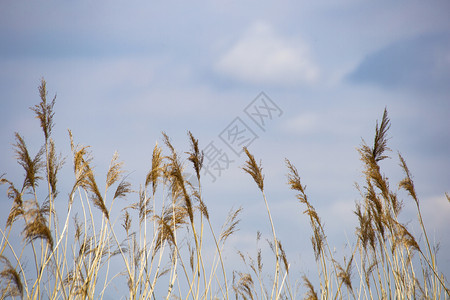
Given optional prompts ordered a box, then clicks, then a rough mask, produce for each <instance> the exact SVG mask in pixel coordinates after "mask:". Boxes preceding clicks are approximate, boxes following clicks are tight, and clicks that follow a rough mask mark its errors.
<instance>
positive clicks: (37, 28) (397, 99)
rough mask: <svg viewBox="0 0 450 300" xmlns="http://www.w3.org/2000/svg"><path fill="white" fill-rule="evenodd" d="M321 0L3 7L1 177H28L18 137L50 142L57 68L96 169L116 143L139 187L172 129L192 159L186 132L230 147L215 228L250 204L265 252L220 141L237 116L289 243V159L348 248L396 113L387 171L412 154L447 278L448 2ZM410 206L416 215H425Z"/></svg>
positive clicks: (243, 182)
mask: <svg viewBox="0 0 450 300" xmlns="http://www.w3.org/2000/svg"><path fill="white" fill-rule="evenodd" d="M316 2H317V3H316ZM316 2H314V3H313V2H308V1H278V2H276V3H275V2H268V1H245V2H244V1H192V2H189V3H188V2H182V1H133V2H127V3H126V4H125V3H124V2H122V1H96V2H92V1H34V2H24V1H2V2H1V3H0V40H1V42H0V101H1V102H0V118H1V126H0V137H1V141H2V142H1V143H0V153H1V154H2V155H0V166H1V169H0V173H4V172H6V173H7V175H8V177H9V178H15V180H16V181H19V180H20V175H21V170H20V169H19V166H18V165H16V164H15V163H14V161H13V159H12V158H13V156H14V153H13V151H12V149H11V144H12V143H13V142H14V132H15V131H18V132H20V133H21V134H23V135H24V136H25V138H26V141H27V143H28V144H30V145H38V144H39V143H40V142H41V140H42V137H41V135H40V132H39V130H38V123H37V120H35V119H34V118H33V115H32V112H31V111H29V110H28V107H30V106H33V105H34V104H37V103H38V101H39V98H38V91H37V86H38V85H39V82H40V79H41V78H42V77H44V78H45V79H46V80H47V84H48V90H49V95H51V96H52V95H54V94H57V102H56V106H55V111H56V116H55V123H56V127H55V130H54V138H55V140H56V142H57V146H58V147H59V149H60V151H61V152H62V153H63V154H64V155H67V156H68V155H69V153H70V152H69V151H70V147H69V138H68V134H67V129H71V130H72V132H73V134H74V137H75V140H76V141H77V142H79V143H81V144H84V145H90V146H91V147H92V148H91V149H92V151H93V154H94V157H95V161H94V162H95V165H96V172H97V173H98V176H104V174H105V173H106V171H107V167H108V164H109V161H110V159H111V157H112V155H113V153H114V151H115V150H117V151H118V152H119V154H120V156H121V159H122V160H123V161H124V162H125V168H126V170H127V171H129V172H130V173H131V175H130V179H131V180H132V181H133V183H134V184H135V186H136V187H137V186H138V185H139V184H140V183H142V182H143V181H144V176H145V173H146V172H147V168H148V166H149V165H150V155H151V150H152V148H153V146H154V144H155V142H156V141H159V142H161V131H165V132H167V134H168V135H169V136H170V137H171V138H172V139H173V142H174V144H175V145H176V146H177V147H178V150H179V151H180V152H183V151H187V150H188V145H187V135H186V132H187V130H190V131H192V132H193V133H194V135H195V136H196V137H197V138H199V140H200V144H201V145H202V147H206V146H207V145H208V144H209V143H210V142H214V143H216V145H217V146H218V147H221V148H222V150H223V152H226V153H227V154H228V155H229V156H230V158H231V160H234V162H232V163H231V164H230V165H229V168H228V169H227V170H225V171H223V173H222V174H221V175H220V176H219V178H218V179H217V180H216V181H215V182H212V181H211V180H209V181H208V180H207V179H206V180H205V183H204V188H205V195H206V197H207V199H206V201H207V203H208V205H209V209H210V211H211V212H212V213H213V214H215V215H216V216H217V219H218V221H217V226H220V224H222V221H223V220H224V218H225V216H226V215H225V212H226V211H228V209H229V208H231V207H233V206H234V207H236V206H240V205H242V206H243V208H244V212H243V221H242V223H241V231H240V232H239V233H238V235H237V236H236V237H235V238H234V240H233V243H234V244H233V245H232V246H230V247H231V248H232V249H234V248H236V249H253V248H252V247H254V245H253V243H250V242H248V237H251V240H252V241H253V240H254V236H255V235H256V231H257V230H261V231H262V232H263V233H267V234H270V232H269V227H268V222H267V220H265V216H266V215H265V211H264V204H263V202H262V199H261V198H260V197H259V193H258V191H257V188H256V186H255V185H254V183H253V182H252V180H251V178H250V177H249V176H248V175H246V174H244V173H243V172H242V170H240V169H239V167H240V166H242V164H243V162H244V158H243V157H239V156H237V155H235V154H234V153H233V152H231V151H230V149H229V148H227V146H226V145H225V144H224V143H223V141H221V140H220V138H219V134H220V133H221V132H222V131H223V130H224V129H225V128H227V126H228V125H229V124H230V123H231V122H232V121H233V120H234V119H235V118H236V117H239V118H241V120H242V121H243V122H244V123H245V124H247V125H248V126H249V127H250V128H251V129H252V130H253V131H254V133H255V135H257V136H258V138H257V139H256V140H255V141H254V142H253V143H252V144H251V145H250V146H249V148H250V150H251V152H252V153H254V154H255V156H256V157H257V158H260V159H262V164H263V167H264V171H265V173H266V186H267V193H268V198H269V203H270V205H271V207H272V209H273V213H274V219H275V223H276V224H278V231H279V232H280V238H281V240H282V241H283V237H284V239H285V240H287V239H288V236H289V235H291V234H292V232H291V231H292V229H289V228H290V227H291V226H294V227H295V228H300V234H304V235H306V237H307V236H309V234H310V231H309V227H308V225H307V222H306V218H305V216H303V215H302V213H301V212H302V207H300V206H299V204H298V203H296V201H295V197H294V194H293V193H291V192H290V191H289V190H288V187H287V185H286V184H285V183H286V177H285V173H286V169H285V166H284V158H285V157H287V158H289V159H290V160H291V161H292V162H293V163H294V164H295V165H296V166H297V168H298V169H299V172H300V175H301V176H302V180H303V182H304V184H306V185H307V187H308V188H307V192H308V194H309V195H310V199H311V201H312V202H313V203H314V204H315V206H316V208H317V210H318V212H319V214H320V215H321V216H322V218H323V219H326V220H327V221H326V228H328V230H329V236H334V237H335V241H336V247H337V248H338V249H341V248H342V247H343V244H344V243H345V242H343V241H345V238H346V237H345V236H346V234H347V236H352V234H353V232H354V228H353V227H352V226H354V225H355V223H354V222H355V221H356V218H355V217H354V216H353V214H352V209H353V207H354V202H355V201H356V200H358V199H359V198H358V192H357V191H356V190H355V188H354V185H353V184H354V182H359V183H363V178H362V177H361V173H360V171H361V170H362V164H361V162H360V161H359V158H358V154H357V151H356V147H358V146H359V145H360V144H361V138H364V139H365V140H366V141H368V142H370V141H371V140H372V137H373V134H374V126H375V121H376V120H377V119H380V118H381V116H382V113H383V109H384V108H385V107H387V109H388V112H389V116H390V118H391V121H392V127H391V130H390V136H391V137H392V138H391V139H390V148H392V149H393V152H392V153H391V156H392V159H390V160H388V161H386V162H385V163H384V164H383V167H384V168H385V173H386V174H387V175H388V177H389V178H390V179H391V180H392V182H391V185H392V186H393V187H394V186H395V185H396V183H397V182H398V181H399V180H401V178H402V174H401V172H400V170H399V167H398V160H397V154H396V152H397V150H398V151H400V152H401V153H402V155H403V156H404V158H405V159H406V161H407V163H408V165H409V167H410V170H411V172H412V173H413V175H414V179H415V183H416V188H417V190H418V193H419V195H420V198H421V203H423V210H424V211H423V214H424V218H425V219H426V220H425V221H426V222H428V225H429V228H430V232H431V233H432V235H433V237H434V238H435V239H436V240H439V241H441V248H442V251H441V261H442V263H443V265H444V266H445V269H446V270H447V271H446V272H447V273H446V274H447V277H448V276H449V273H448V270H450V257H449V256H448V255H446V254H445V253H446V252H448V249H450V239H449V235H448V228H449V227H450V219H449V218H448V215H449V213H450V205H449V204H448V202H447V200H446V199H445V196H444V193H445V192H450V172H449V166H450V156H449V153H450V130H449V129H450V118H449V113H450V98H449V97H450V96H449V95H450V94H449V92H450V88H449V86H450V85H449V83H450V19H449V18H448V11H449V10H450V2H448V1H427V2H425V1H396V2H392V1H376V2H371V1H354V0H348V1H346V0H344V1H331V0H329V1H320V2H319V1H316ZM262 91H263V92H265V94H266V95H267V96H268V97H269V98H270V99H271V100H272V101H273V102H274V103H276V105H277V106H278V107H279V108H280V109H281V110H282V114H281V115H280V116H278V115H277V116H274V117H273V119H272V120H270V122H268V123H267V127H265V130H264V131H263V130H262V129H261V128H259V127H258V126H256V124H255V123H254V122H253V121H252V120H251V119H250V118H248V116H247V115H246V114H245V112H244V109H245V108H246V107H247V106H248V105H249V104H250V103H251V102H252V101H253V100H254V99H255V98H256V97H257V96H258V95H259V94H260V92H262ZM36 147H37V146H36ZM67 165H68V166H66V169H67V170H66V171H63V172H66V173H64V174H67V176H66V178H69V180H67V181H68V182H65V180H62V182H61V184H62V185H63V186H64V185H65V184H66V185H70V183H71V180H72V177H71V176H72V175H71V173H70V171H71V168H70V158H68V164H67ZM2 189H3V188H2ZM65 194H66V193H65V192H63V193H62V194H61V196H60V197H62V198H64V195H65ZM3 195H4V196H3V197H2V198H0V206H1V207H2V210H3V208H4V210H7V209H9V207H10V203H8V200H7V198H6V195H5V193H4V194H3ZM405 200H406V201H410V199H405ZM62 201H64V199H62ZM411 205H412V203H408V204H407V205H406V207H405V210H404V213H405V215H404V216H405V220H406V221H407V220H414V218H415V212H414V210H412V209H410V207H412V206H411ZM2 219H3V217H2ZM305 240H307V239H305V236H303V237H299V238H298V240H297V241H293V242H292V245H287V246H286V248H287V249H288V256H289V255H290V257H292V260H293V261H297V267H298V268H299V270H301V271H303V272H304V271H305V268H303V267H302V264H305V263H306V261H307V258H308V257H311V252H312V249H310V248H311V247H310V245H309V242H307V244H306V245H304V241H305ZM298 249H300V250H301V251H300V253H298V252H299V251H298ZM443 271H444V270H443Z"/></svg>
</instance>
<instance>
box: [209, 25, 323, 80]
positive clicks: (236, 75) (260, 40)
mask: <svg viewBox="0 0 450 300" xmlns="http://www.w3.org/2000/svg"><path fill="white" fill-rule="evenodd" d="M215 67H216V70H217V72H219V73H220V74H223V75H225V76H227V77H231V78H232V79H234V80H236V81H242V82H244V83H250V84H272V85H282V86H289V85H298V84H311V83H313V82H315V81H316V80H317V79H318V76H319V69H318V67H317V66H316V65H315V64H314V62H313V61H312V59H311V57H310V54H309V50H308V46H307V45H306V43H305V42H303V41H301V40H300V39H291V38H285V37H283V36H280V35H278V34H277V33H276V32H275V30H274V29H273V28H272V27H271V26H270V25H269V24H267V23H264V22H257V23H254V24H253V25H251V26H250V28H248V29H247V30H246V31H245V32H244V34H243V35H242V36H241V38H240V39H239V40H238V41H237V42H236V43H235V44H234V45H232V46H231V47H230V49H229V50H228V51H226V52H225V54H224V55H223V56H222V57H221V58H220V59H219V61H218V63H217V64H216V66H215Z"/></svg>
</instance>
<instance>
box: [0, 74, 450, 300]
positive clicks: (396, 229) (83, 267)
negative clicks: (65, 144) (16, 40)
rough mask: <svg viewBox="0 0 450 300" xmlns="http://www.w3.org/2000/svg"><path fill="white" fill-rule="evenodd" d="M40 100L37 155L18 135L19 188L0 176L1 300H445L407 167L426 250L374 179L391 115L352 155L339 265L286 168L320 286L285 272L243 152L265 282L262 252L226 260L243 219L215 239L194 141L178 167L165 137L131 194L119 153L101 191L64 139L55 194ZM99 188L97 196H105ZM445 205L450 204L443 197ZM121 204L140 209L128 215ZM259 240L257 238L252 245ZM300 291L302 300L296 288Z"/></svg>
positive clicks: (47, 124) (86, 154) (55, 166)
mask: <svg viewBox="0 0 450 300" xmlns="http://www.w3.org/2000/svg"><path fill="white" fill-rule="evenodd" d="M39 96H40V102H39V104H37V105H36V106H34V107H32V108H31V109H32V111H33V112H34V114H35V116H36V118H37V119H38V120H39V122H40V127H41V129H42V133H43V145H42V146H41V147H40V150H39V151H38V152H37V153H36V154H35V155H32V154H31V153H30V151H29V148H28V147H27V145H26V143H25V139H24V137H23V136H21V135H20V134H19V133H16V135H15V138H16V142H15V144H14V151H15V154H16V159H17V162H18V164H19V165H20V166H21V167H22V168H23V170H24V178H23V182H22V183H20V184H17V183H14V182H12V181H10V180H9V179H7V177H6V175H2V176H1V177H0V184H1V185H4V186H6V190H7V192H6V196H7V198H9V200H10V202H11V209H10V212H9V215H8V218H7V220H5V221H3V224H2V226H4V227H3V229H1V231H0V232H1V242H0V270H1V271H0V278H1V290H0V299H5V298H13V299H15V298H19V299H102V298H104V297H105V293H106V291H107V290H108V289H109V288H111V287H112V286H113V285H114V284H115V282H126V285H125V286H126V288H125V289H124V290H123V291H121V292H123V293H124V294H123V295H120V296H122V297H123V298H127V299H161V298H165V299H196V300H197V299H230V298H234V299H344V298H346V299H347V298H348V299H448V298H449V297H450V291H449V288H448V282H447V279H446V278H445V277H444V275H443V274H442V273H441V272H440V271H439V268H438V265H437V259H436V255H437V253H436V250H435V249H436V247H435V245H433V244H431V242H430V239H429V236H428V234H427V231H426V227H425V224H424V222H423V219H422V215H421V209H420V200H419V199H418V196H417V193H416V191H415V186H414V183H413V180H412V175H411V172H410V170H409V169H408V167H407V164H406V162H405V160H404V158H403V157H402V156H401V155H400V154H398V159H399V163H400V167H401V169H402V170H403V172H404V176H405V177H404V179H403V180H401V181H400V183H399V184H398V187H399V188H400V189H403V190H405V191H406V192H407V194H408V196H409V197H410V198H411V201H409V202H408V203H407V205H409V204H411V205H414V206H415V207H416V209H417V214H418V221H419V224H420V229H421V232H420V233H419V234H420V236H423V238H422V239H419V238H418V237H417V236H415V235H413V234H412V233H411V232H410V231H409V229H408V226H407V225H406V224H403V223H401V222H400V220H399V214H400V213H401V210H402V207H403V202H402V201H401V200H400V199H399V196H397V194H396V192H395V191H393V189H392V188H391V187H390V183H389V181H388V178H387V177H386V176H385V175H384V174H383V173H382V171H381V166H380V161H382V160H383V159H385V158H387V157H388V156H387V153H388V151H389V150H390V149H389V148H388V146H387V141H388V138H387V132H388V130H389V127H390V120H389V118H388V115H387V111H386V110H385V111H384V113H383V116H382V119H381V122H380V123H379V124H378V122H377V124H376V130H375V137H374V140H373V144H371V145H368V144H366V143H365V142H363V143H362V145H361V146H360V147H359V149H358V152H359V155H360V157H361V161H362V162H363V174H364V178H365V181H364V184H363V186H361V187H358V189H359V191H360V194H361V200H360V201H359V202H358V203H357V204H356V206H355V210H354V214H355V218H356V219H357V221H358V226H357V228H355V235H354V244H353V246H352V251H351V252H350V253H348V256H347V257H344V258H343V264H340V263H339V262H338V259H337V258H336V257H334V256H335V253H334V252H333V251H332V250H331V248H332V247H331V245H329V243H328V240H327V235H326V230H325V228H324V225H323V222H322V220H321V219H320V217H319V213H318V212H317V211H316V209H315V208H314V205H313V202H311V200H310V199H309V198H308V195H307V193H306V190H305V186H304V185H303V183H302V181H301V179H300V175H299V172H298V170H297V168H296V167H295V166H294V165H293V164H292V163H291V162H290V161H289V160H288V159H286V162H285V163H286V168H287V184H288V187H289V188H290V189H291V190H292V191H294V193H295V197H296V199H297V200H298V202H299V209H302V210H303V212H304V214H305V217H306V218H307V219H308V220H309V222H310V226H311V246H312V251H313V253H314V256H315V260H316V263H317V275H318V278H308V277H306V276H305V275H304V276H300V278H291V277H293V276H292V274H291V272H290V263H289V261H288V259H287V256H286V253H285V251H284V249H283V245H282V242H281V241H280V240H279V239H278V237H277V234H276V224H275V223H276V222H274V220H273V218H272V215H271V211H270V201H269V199H267V197H266V194H265V190H264V187H265V186H264V173H263V169H262V166H261V163H258V162H257V160H256V159H255V157H254V156H253V154H251V153H250V151H249V150H248V149H247V148H244V151H245V154H246V157H247V160H246V162H245V164H244V166H243V167H242V170H243V172H245V173H248V175H250V177H251V178H252V179H253V180H254V182H255V183H256V185H257V187H258V189H259V191H260V193H261V198H262V201H264V204H265V207H266V211H267V220H268V223H269V224H270V228H271V230H272V236H271V237H270V238H269V239H268V247H270V248H271V249H272V253H273V257H269V258H264V259H265V260H266V259H268V260H270V261H271V264H269V265H273V270H269V271H268V272H267V271H266V269H264V268H263V264H264V262H263V258H262V254H261V253H262V251H261V248H260V247H259V246H258V249H257V252H256V253H257V255H256V257H250V256H248V255H244V254H242V253H241V252H238V254H239V255H240V257H241V259H242V261H243V263H244V264H245V265H246V267H245V268H241V269H237V267H236V266H230V265H228V264H227V262H226V260H225V259H224V257H223V253H224V249H225V247H226V242H227V240H228V238H229V237H230V236H231V235H233V234H234V233H235V232H236V231H237V230H238V224H239V214H240V212H241V210H242V208H238V209H235V210H231V211H230V213H229V214H228V217H227V219H226V220H225V221H224V224H223V225H222V226H221V227H220V228H221V229H220V231H218V232H216V231H215V229H214V228H215V223H214V224H213V223H212V220H210V216H209V212H208V208H207V204H206V203H205V202H204V200H203V197H202V185H201V182H202V176H201V175H202V172H201V171H202V166H203V153H202V151H201V150H200V146H199V142H198V140H197V139H195V137H194V136H193V134H192V133H191V132H188V139H189V142H190V145H191V149H190V150H189V152H186V154H187V161H188V163H187V164H185V163H183V160H182V159H183V158H182V155H180V154H179V153H178V152H177V151H176V149H175V148H174V147H173V144H172V142H171V140H170V138H169V137H168V136H167V135H166V134H165V133H163V134H162V140H163V144H164V145H163V146H160V145H158V144H156V145H155V146H154V149H153V153H152V157H151V166H150V168H149V171H148V173H147V175H146V177H145V178H144V180H143V183H142V185H141V186H140V187H138V188H136V187H133V186H132V185H131V183H130V182H128V181H127V177H126V176H125V174H124V171H123V163H122V162H121V161H120V160H119V156H118V154H117V153H114V155H113V157H112V160H111V163H110V166H109V169H108V171H107V173H106V180H105V181H104V182H99V181H98V178H97V177H96V176H95V174H94V171H93V167H92V162H93V155H92V153H91V152H90V149H89V147H88V146H82V145H78V144H76V143H75V138H74V137H73V135H72V133H71V132H70V131H69V137H70V145H71V155H70V161H71V165H72V167H73V172H74V182H73V185H72V188H71V189H70V191H67V192H64V193H62V194H61V193H59V191H58V187H59V185H58V178H59V171H60V169H61V168H62V166H63V164H64V163H65V160H64V159H63V158H62V156H61V155H58V154H57V150H56V145H55V142H54V140H53V139H52V129H53V126H54V124H53V117H54V111H53V107H54V105H55V101H56V99H55V98H56V97H55V98H53V99H52V100H51V101H48V100H47V96H48V92H47V87H46V82H45V80H44V79H42V81H41V85H40V86H39ZM188 167H189V168H191V170H193V172H194V174H195V177H196V182H197V183H198V184H192V183H191V182H190V181H189V180H188V178H186V176H185V172H184V170H185V169H186V168H188ZM100 186H102V187H104V191H103V192H102V191H101V190H100ZM67 194H68V197H67V198H66V199H65V197H66V195H67ZM446 197H447V199H448V200H449V201H450V196H449V195H448V194H446ZM121 199H136V201H135V202H134V203H131V204H130V203H129V202H125V201H122V200H121ZM55 201H66V202H67V205H66V207H67V208H66V210H65V211H64V210H59V211H57V209H56V205H55ZM124 203H125V204H124ZM18 232H20V233H21V235H22V237H23V240H22V242H21V243H20V241H19V242H18V241H17V239H13V238H12V237H13V236H14V234H16V233H18ZM260 240H261V234H260V233H259V232H258V234H257V241H258V245H260V243H259V241H260ZM207 243H208V244H212V248H213V249H214V251H213V252H214V253H212V255H211V253H208V255H206V254H205V251H206V250H205V249H206V244H207ZM208 246H209V248H208V249H211V245H208ZM207 256H208V257H207ZM117 270H119V271H117ZM299 282H301V283H302V288H301V290H300V292H299V291H298V289H297V288H296V285H297V284H298V283H299ZM316 282H317V283H316ZM313 283H316V285H317V286H314V284H313Z"/></svg>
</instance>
